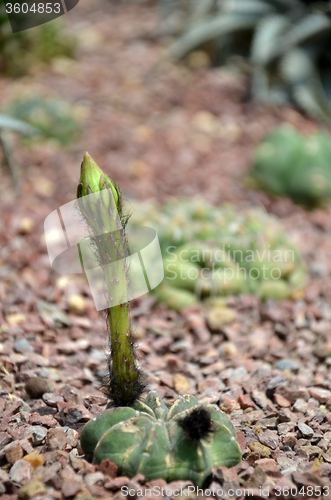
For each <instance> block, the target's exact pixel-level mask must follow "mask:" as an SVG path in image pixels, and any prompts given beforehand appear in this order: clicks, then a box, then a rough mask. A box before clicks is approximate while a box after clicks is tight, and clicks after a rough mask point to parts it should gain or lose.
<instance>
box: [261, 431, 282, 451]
mask: <svg viewBox="0 0 331 500" xmlns="http://www.w3.org/2000/svg"><path fill="white" fill-rule="evenodd" d="M258 440H259V441H260V443H262V444H264V445H265V446H268V448H271V449H272V450H275V449H276V448H277V447H278V445H279V438H278V436H277V433H276V432H273V431H265V432H262V433H261V434H259V435H258Z"/></svg>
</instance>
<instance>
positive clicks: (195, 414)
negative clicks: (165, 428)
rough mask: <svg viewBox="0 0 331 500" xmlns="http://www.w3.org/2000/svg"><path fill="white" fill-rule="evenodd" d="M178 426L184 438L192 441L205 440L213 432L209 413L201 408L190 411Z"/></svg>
mask: <svg viewBox="0 0 331 500" xmlns="http://www.w3.org/2000/svg"><path fill="white" fill-rule="evenodd" d="M178 424H179V425H180V426H181V428H182V429H183V431H184V434H185V437H186V438H188V439H191V440H192V441H200V439H207V438H208V437H209V436H210V435H211V434H212V433H213V432H214V429H213V423H212V419H211V416H210V413H209V411H208V410H206V409H205V408H203V407H199V408H195V409H194V410H192V411H191V412H190V413H189V415H187V416H186V417H184V418H182V419H180V420H179V421H178Z"/></svg>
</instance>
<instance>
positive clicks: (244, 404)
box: [238, 394, 256, 410]
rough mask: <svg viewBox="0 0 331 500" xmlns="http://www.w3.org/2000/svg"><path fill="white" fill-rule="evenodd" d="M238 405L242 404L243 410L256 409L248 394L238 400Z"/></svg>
mask: <svg viewBox="0 0 331 500" xmlns="http://www.w3.org/2000/svg"><path fill="white" fill-rule="evenodd" d="M238 403H239V404H240V406H241V408H242V409H243V410H245V409H246V408H255V406H256V405H255V403H254V402H253V401H252V400H251V398H250V397H249V396H247V395H246V394H242V395H241V396H239V398H238Z"/></svg>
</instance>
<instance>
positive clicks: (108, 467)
mask: <svg viewBox="0 0 331 500" xmlns="http://www.w3.org/2000/svg"><path fill="white" fill-rule="evenodd" d="M97 470H98V471H100V472H102V473H103V474H104V475H105V476H108V477H110V478H111V479H115V477H116V476H117V465H116V464H114V462H111V461H110V460H109V458H106V459H105V460H102V462H101V464H100V465H98V467H97Z"/></svg>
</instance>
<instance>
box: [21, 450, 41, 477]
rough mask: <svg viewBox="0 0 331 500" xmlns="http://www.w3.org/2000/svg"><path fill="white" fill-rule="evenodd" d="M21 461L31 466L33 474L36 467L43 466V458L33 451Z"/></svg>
mask: <svg viewBox="0 0 331 500" xmlns="http://www.w3.org/2000/svg"><path fill="white" fill-rule="evenodd" d="M23 460H26V462H28V463H29V464H31V467H32V472H34V470H35V469H36V468H37V467H41V466H42V465H44V459H43V457H42V456H41V455H39V454H38V453H35V452H34V451H33V452H32V453H29V454H28V455H25V457H24V458H23Z"/></svg>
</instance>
